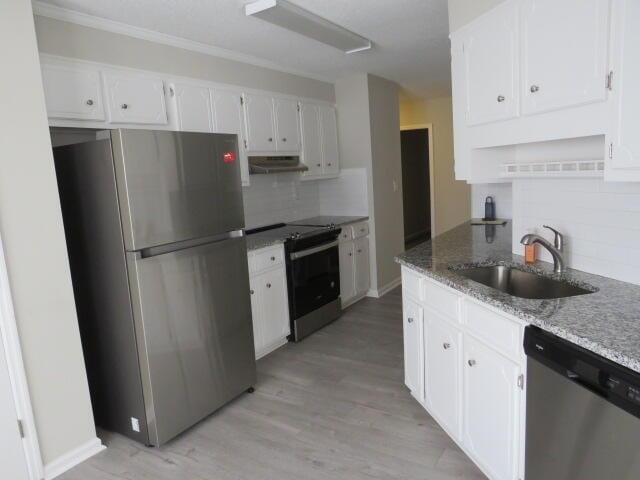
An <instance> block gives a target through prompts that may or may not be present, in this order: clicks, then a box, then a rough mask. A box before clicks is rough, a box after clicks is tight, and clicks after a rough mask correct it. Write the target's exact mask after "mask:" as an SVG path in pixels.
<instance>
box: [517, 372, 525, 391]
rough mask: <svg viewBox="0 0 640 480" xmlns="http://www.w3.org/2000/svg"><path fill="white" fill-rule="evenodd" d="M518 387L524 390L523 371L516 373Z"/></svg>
mask: <svg viewBox="0 0 640 480" xmlns="http://www.w3.org/2000/svg"><path fill="white" fill-rule="evenodd" d="M518 388H519V389H520V390H524V373H521V374H520V375H518Z"/></svg>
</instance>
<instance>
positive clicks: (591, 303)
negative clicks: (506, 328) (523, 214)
mask: <svg viewBox="0 0 640 480" xmlns="http://www.w3.org/2000/svg"><path fill="white" fill-rule="evenodd" d="M486 228H487V227H485V226H471V225H470V223H469V222H467V223H465V224H462V225H460V226H458V227H456V228H454V229H452V230H450V231H448V232H445V233H444V234H442V235H438V236H437V237H435V238H434V239H432V240H430V241H428V242H425V243H422V244H420V245H418V246H416V247H414V248H412V249H410V250H408V251H406V252H404V253H402V254H400V255H398V256H397V257H396V261H397V262H398V263H400V264H402V265H404V266H406V267H408V268H410V269H412V270H415V271H417V272H419V273H422V274H424V275H426V276H428V277H431V278H433V279H434V280H436V281H438V282H440V283H443V284H445V285H447V286H449V287H451V288H453V289H455V290H458V291H460V292H462V293H464V294H467V295H469V296H470V297H473V298H476V299H478V300H480V301H481V302H484V303H487V304H489V305H492V306H494V307H496V308H498V309H500V310H502V311H504V312H506V313H509V314H511V315H513V316H515V317H518V318H520V319H522V320H524V321H525V322H527V323H529V324H531V325H536V326H538V327H540V328H542V329H543V330H546V331H548V332H550V333H553V334H555V335H557V336H559V337H561V338H564V339H565V340H568V341H570V342H573V343H575V344H577V345H579V346H581V347H584V348H586V349H588V350H590V351H592V352H594V353H597V354H599V355H602V356H603V357H605V358H608V359H609V360H612V361H614V362H616V363H619V364H621V365H624V366H625V367H628V368H630V369H632V370H634V371H636V372H640V286H638V285H634V284H631V283H626V282H622V281H619V280H614V279H611V278H607V277H603V276H600V275H593V274H590V273H586V272H582V271H579V270H573V269H568V271H567V273H564V274H554V273H553V265H552V264H550V263H547V262H540V261H539V262H536V264H534V265H533V266H524V265H523V264H524V259H523V257H522V256H521V255H515V254H513V253H511V222H508V223H507V225H505V226H503V227H501V226H495V227H494V232H495V233H494V235H493V241H492V243H489V242H488V241H487V235H486V231H485V229H486ZM489 228H491V227H489ZM488 232H489V233H491V230H488ZM500 263H503V264H518V265H520V266H523V267H525V269H529V270H533V271H536V272H537V273H542V274H544V275H547V276H549V277H552V278H561V279H563V280H567V281H569V282H570V283H574V284H577V285H582V286H584V287H586V288H587V289H597V291H596V292H595V293H591V294H588V295H579V296H575V297H567V298H559V299H552V300H531V299H525V298H519V297H513V296H511V295H509V294H506V293H503V292H500V291H498V290H495V289H493V288H490V287H487V286H485V285H482V284H480V283H477V282H474V281H472V280H469V279H467V278H465V277H463V276H461V275H459V274H457V273H456V272H455V269H451V268H450V267H451V266H460V265H468V266H473V265H492V264H500ZM589 287H591V288H589Z"/></svg>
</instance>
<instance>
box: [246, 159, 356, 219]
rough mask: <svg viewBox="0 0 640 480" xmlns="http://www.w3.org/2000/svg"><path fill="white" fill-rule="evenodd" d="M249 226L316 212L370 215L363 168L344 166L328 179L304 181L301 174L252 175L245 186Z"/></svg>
mask: <svg viewBox="0 0 640 480" xmlns="http://www.w3.org/2000/svg"><path fill="white" fill-rule="evenodd" d="M242 196H243V199H244V217H245V224H246V228H255V227H261V226H264V225H270V224H273V223H280V222H290V221H293V220H300V219H302V218H309V217H315V216H317V215H357V216H361V215H363V216H366V215H368V200H367V176H366V170H365V169H363V168H352V169H345V170H342V171H341V172H340V176H339V177H337V178H333V179H328V180H318V181H302V180H301V179H300V174H299V173H281V174H274V175H252V176H251V186H249V187H243V189H242Z"/></svg>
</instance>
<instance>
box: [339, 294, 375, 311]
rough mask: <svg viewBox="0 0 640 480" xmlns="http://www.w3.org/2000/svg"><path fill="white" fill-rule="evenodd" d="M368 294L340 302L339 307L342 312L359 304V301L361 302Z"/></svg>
mask: <svg viewBox="0 0 640 480" xmlns="http://www.w3.org/2000/svg"><path fill="white" fill-rule="evenodd" d="M368 293H369V292H367V293H363V294H361V295H356V296H355V297H353V298H351V299H349V300H347V301H346V302H341V306H340V307H341V308H342V310H344V309H345V308H348V307H350V306H351V305H353V304H354V303H356V302H359V301H360V300H362V299H363V298H364V297H366V296H367V294H368Z"/></svg>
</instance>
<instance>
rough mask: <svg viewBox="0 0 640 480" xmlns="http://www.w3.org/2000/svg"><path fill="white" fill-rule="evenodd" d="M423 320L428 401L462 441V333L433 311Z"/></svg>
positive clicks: (431, 408) (433, 411) (431, 409)
mask: <svg viewBox="0 0 640 480" xmlns="http://www.w3.org/2000/svg"><path fill="white" fill-rule="evenodd" d="M424 322H425V334H424V341H425V400H426V403H427V406H428V408H429V410H430V411H431V413H432V414H433V416H434V417H435V418H436V419H437V420H438V421H439V422H440V423H441V424H443V425H444V426H445V428H446V429H447V430H448V431H449V433H450V434H451V435H453V436H454V438H455V439H456V440H460V438H461V432H460V426H461V421H460V417H461V411H462V406H461V400H462V395H461V393H462V392H461V389H460V384H461V376H460V364H461V360H462V357H461V355H460V354H461V352H462V348H461V347H462V334H461V333H460V332H459V331H458V330H456V329H455V328H454V327H452V326H450V325H448V324H447V323H445V321H444V320H441V319H439V318H438V317H436V315H435V314H432V313H430V312H427V313H425V320H424Z"/></svg>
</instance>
